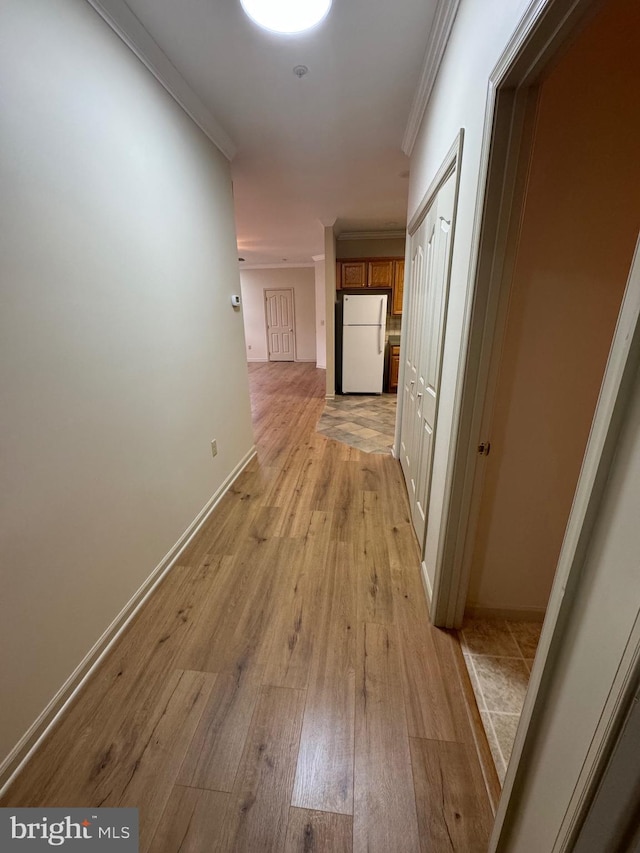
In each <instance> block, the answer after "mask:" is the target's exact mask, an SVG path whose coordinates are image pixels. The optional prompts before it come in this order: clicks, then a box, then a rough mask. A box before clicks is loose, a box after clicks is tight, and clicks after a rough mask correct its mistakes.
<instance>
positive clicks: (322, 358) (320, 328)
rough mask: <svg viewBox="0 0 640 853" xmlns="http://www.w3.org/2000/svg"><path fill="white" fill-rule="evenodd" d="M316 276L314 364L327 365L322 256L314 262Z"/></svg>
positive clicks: (324, 282)
mask: <svg viewBox="0 0 640 853" xmlns="http://www.w3.org/2000/svg"><path fill="white" fill-rule="evenodd" d="M314 263H315V277H316V366H317V367H323V368H326V366H327V329H326V322H327V300H326V294H325V288H326V281H325V276H326V269H325V262H324V256H322V257H321V258H320V259H318V260H317V261H315V262H314Z"/></svg>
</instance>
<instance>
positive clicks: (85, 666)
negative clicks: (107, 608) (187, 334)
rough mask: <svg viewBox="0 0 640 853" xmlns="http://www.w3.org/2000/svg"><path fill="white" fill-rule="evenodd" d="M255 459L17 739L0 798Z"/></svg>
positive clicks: (3, 770) (223, 488)
mask: <svg viewBox="0 0 640 853" xmlns="http://www.w3.org/2000/svg"><path fill="white" fill-rule="evenodd" d="M255 455H256V448H255V446H253V447H252V448H251V449H250V450H249V451H248V453H246V454H245V456H244V457H243V458H242V459H241V460H240V462H238V464H237V465H236V466H235V468H234V469H233V471H232V472H231V473H230V474H229V476H228V477H227V478H226V479H225V480H224V482H223V483H221V485H220V486H219V487H218V489H216V491H215V493H214V494H213V495H212V497H211V498H210V499H209V500H208V501H207V503H206V504H205V505H204V507H203V508H202V509H201V510H200V512H199V513H198V515H197V516H196V517H195V518H194V520H193V521H192V522H191V524H190V525H189V527H187V529H186V530H185V532H184V533H183V534H182V536H181V537H180V538H179V539H178V541H177V542H176V544H175V545H174V546H173V547H172V548H171V549H170V550H169V552H168V553H167V554H166V555H165V556H164V557H163V559H162V560H161V561H160V562H159V563H158V565H157V566H156V567H155V569H154V570H153V571H152V572H151V574H150V575H149V576H148V578H147V579H146V580H145V581H144V582H143V584H142V585H141V586H140V587H139V589H138V590H137V591H136V592H135V593H134V594H133V596H132V597H131V598H130V600H129V601H128V602H127V603H126V604H125V606H124V607H123V608H122V610H121V611H120V613H119V614H118V615H117V616H116V618H115V619H114V620H113V622H112V623H111V625H109V627H108V628H107V630H106V631H105V632H104V634H103V635H102V636H101V637H100V639H99V640H98V641H97V642H96V643H95V645H94V646H93V648H92V649H90V651H89V652H88V653H87V654H86V655H85V657H84V659H83V660H82V661H81V663H80V664H79V665H78V666H77V667H76V669H75V670H74V671H73V672H72V673H71V675H70V676H69V678H68V679H67V680H66V681H65V683H64V684H63V685H62V687H61V688H60V689H59V690H58V692H57V693H56V695H55V696H54V697H53V699H51V701H50V702H49V704H48V705H47V706H46V708H45V709H44V710H43V711H42V713H41V714H40V716H39V717H38V718H37V719H36V721H35V722H34V723H33V725H31V726H30V728H29V729H28V730H27V732H26V733H25V734H24V735H23V736H22V738H20V740H19V741H18V743H17V744H16V746H15V747H14V748H13V749H12V750H11V752H10V753H9V754H8V755H7V757H6V758H5V759H4V760H3V761H2V763H0V797H1V796H3V794H4V793H5V791H6V790H7V789H8V788H9V786H10V785H11V783H12V782H13V781H14V779H15V778H16V777H17V776H18V775H19V773H20V772H21V771H22V770H23V769H24V768H25V766H26V765H27V763H28V761H29V759H30V758H31V757H32V755H33V754H34V753H35V751H36V750H37V749H38V747H39V746H40V744H41V743H42V741H43V740H44V738H45V737H46V736H47V735H48V734H49V732H50V731H51V729H52V728H53V727H54V725H55V724H56V723H57V722H58V720H59V719H60V717H61V716H62V715H63V714H64V712H65V710H66V709H67V708H68V706H69V704H70V703H71V702H72V700H73V699H74V698H75V696H76V695H77V694H78V692H79V691H80V690H81V689H82V688H83V687H84V685H85V684H86V683H87V681H88V680H89V678H90V677H91V675H93V673H94V672H95V670H96V669H97V668H98V666H99V665H100V664H101V663H102V661H103V660H104V658H105V656H106V655H107V654H108V652H109V651H110V650H111V648H112V647H113V645H114V644H115V642H116V641H117V640H118V638H119V637H120V635H121V634H122V632H123V631H124V630H125V628H126V627H127V626H128V625H129V623H130V622H131V620H132V619H133V618H134V616H135V615H136V614H137V613H138V611H139V610H140V608H141V607H142V605H143V604H144V603H145V601H146V600H147V599H148V598H149V596H150V595H151V594H152V593H153V591H154V590H155V588H156V587H157V586H158V584H159V583H160V582H161V581H162V579H163V578H164V577H165V575H166V574H168V572H170V571H171V569H172V568H173V566H174V565H175V563H176V561H177V560H178V557H179V556H180V554H181V553H182V552H183V551H184V549H185V548H186V547H187V545H188V544H189V543H190V542H191V540H192V539H193V537H194V536H195V535H196V534H197V533H198V531H199V530H200V528H201V527H202V525H203V524H204V523H205V522H206V521H207V519H208V518H209V516H210V515H211V513H212V512H213V510H214V509H215V508H216V506H217V505H218V503H219V502H220V500H221V499H222V498H223V497H224V495H225V494H226V493H227V492H228V490H229V488H230V487H231V485H232V484H233V483H234V482H235V480H236V479H237V478H238V477H239V475H240V474H241V473H242V471H243V470H244V469H245V468H246V466H247V465H248V464H249V462H250V461H251V460H252V459H253V457H254V456H255Z"/></svg>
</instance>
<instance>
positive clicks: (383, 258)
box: [335, 236, 404, 394]
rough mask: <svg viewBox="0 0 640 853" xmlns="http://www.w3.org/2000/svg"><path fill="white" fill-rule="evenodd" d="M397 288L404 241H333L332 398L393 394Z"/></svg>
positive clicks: (395, 383) (400, 280)
mask: <svg viewBox="0 0 640 853" xmlns="http://www.w3.org/2000/svg"><path fill="white" fill-rule="evenodd" d="M381 252H385V254H380V253H381ZM403 289H404V237H401V236H399V237H397V238H392V239H388V238H387V239H378V240H372V241H371V242H370V243H369V242H367V241H365V240H357V241H356V240H354V241H344V242H343V245H341V241H340V240H338V244H337V268H336V326H335V328H336V392H337V393H338V394H381V393H387V394H396V393H397V390H398V374H399V368H400V341H401V326H402V299H403Z"/></svg>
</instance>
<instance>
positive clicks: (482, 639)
mask: <svg viewBox="0 0 640 853" xmlns="http://www.w3.org/2000/svg"><path fill="white" fill-rule="evenodd" d="M460 633H461V637H462V646H463V648H464V650H465V651H466V652H468V653H469V654H472V655H499V656H505V657H520V656H521V652H520V649H519V647H518V644H517V643H516V641H515V639H514V637H513V635H512V633H511V631H510V630H509V626H508V625H507V623H506V622H505V621H504V620H503V619H495V620H493V619H471V620H469V621H466V622H465V623H464V625H463V628H462V631H461V632H460Z"/></svg>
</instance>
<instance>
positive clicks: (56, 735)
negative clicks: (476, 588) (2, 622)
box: [2, 363, 492, 853]
mask: <svg viewBox="0 0 640 853" xmlns="http://www.w3.org/2000/svg"><path fill="white" fill-rule="evenodd" d="M250 379H251V386H252V413H253V422H254V429H255V438H256V444H257V448H258V454H257V457H256V458H254V459H253V460H252V462H251V463H250V464H249V466H248V467H247V468H246V469H245V471H244V472H243V473H242V474H241V476H240V477H239V478H238V480H236V482H235V484H234V485H233V486H232V488H231V490H230V492H229V493H228V494H227V495H226V496H225V497H224V498H223V500H222V501H221V503H220V504H219V506H218V507H217V509H216V510H215V512H214V513H213V515H212V516H211V517H210V519H209V520H208V522H207V523H206V525H205V526H204V527H203V529H202V530H201V531H200V533H199V534H198V536H197V537H196V538H195V540H194V541H193V542H192V543H191V544H190V546H189V547H188V548H187V550H186V551H185V552H183V554H182V555H181V557H180V559H179V561H178V562H179V565H177V566H176V567H175V568H174V569H173V570H172V571H171V572H170V573H169V575H168V576H167V578H166V579H165V581H164V582H163V583H162V585H161V586H160V587H159V588H158V589H157V590H156V592H155V594H154V595H153V596H152V597H151V599H150V600H149V601H148V602H147V603H146V605H145V606H144V608H143V609H142V610H141V612H140V613H139V614H138V616H137V617H136V619H135V620H134V623H133V624H132V626H131V627H130V628H129V630H128V631H127V632H126V633H125V635H124V636H123V637H122V638H121V640H120V641H119V643H118V644H117V646H116V648H115V649H114V651H113V652H112V653H111V654H110V656H109V657H108V659H107V660H106V662H105V663H104V664H103V665H102V667H101V668H100V669H99V670H98V672H97V674H96V675H94V677H93V679H92V680H91V682H90V684H89V686H88V687H87V688H86V689H85V690H84V691H83V692H82V694H81V695H80V697H79V699H77V701H76V702H75V704H74V705H73V706H72V708H71V709H70V710H69V711H68V712H67V713H66V715H65V716H64V718H63V720H62V722H61V723H60V724H59V725H58V727H57V728H56V730H55V731H54V732H53V734H52V735H51V736H50V737H49V738H48V739H47V741H46V742H45V744H44V745H43V747H42V748H41V749H40V750H39V752H38V753H37V754H36V755H35V757H34V758H33V759H32V760H31V762H30V764H29V765H28V767H27V769H26V770H25V771H24V772H23V773H22V775H21V776H19V777H18V779H17V781H16V782H15V784H14V785H13V787H12V788H11V789H10V790H9V792H8V794H7V795H6V797H5V798H4V800H3V801H2V805H3V806H8V805H11V806H45V805H46V806H95V807H97V806H104V807H115V806H136V807H138V808H139V811H140V850H141V851H152V853H178V851H181V853H201V851H231V850H234V851H247V853H253V851H274V853H277V851H287V853H289V851H291V853H292V852H293V851H327V853H341V851H345V853H346V851H351V850H353V851H365V850H366V851H379V853H414V851H416V853H417V851H423V853H427V851H429V853H440V851H443V852H444V851H452V850H454V851H461V853H473V851H477V853H481V851H485V850H486V847H487V841H488V837H489V833H490V830H491V824H492V814H491V809H490V807H489V801H488V798H487V795H486V793H485V791H486V789H485V783H484V780H483V776H482V771H481V768H480V764H479V762H478V758H477V754H476V747H475V745H474V733H473V731H472V727H471V724H470V722H469V719H468V716H467V712H466V710H465V700H464V692H463V682H462V681H461V680H460V672H461V671H462V672H463V678H466V674H464V664H463V662H462V655H461V651H460V649H459V647H458V643H457V641H456V639H455V638H454V636H453V635H450V634H448V633H446V632H443V631H439V630H436V629H433V628H432V627H431V626H430V624H429V621H428V616H427V610H426V604H425V599H424V593H423V590H422V586H421V580H420V574H419V557H418V549H417V545H416V541H415V538H414V535H413V532H412V529H411V526H410V522H409V517H408V509H407V503H406V498H405V491H404V485H403V482H402V479H401V474H400V468H399V465H398V464H397V462H396V461H395V460H394V459H393V458H392V457H391V456H387V455H382V454H368V453H364V452H362V451H360V450H358V449H356V448H353V447H350V446H349V445H346V444H342V443H339V442H337V441H333V440H330V439H327V438H325V437H324V436H323V435H320V434H318V433H317V432H316V431H315V427H316V423H317V421H318V418H319V417H320V414H321V412H322V410H323V407H324V402H325V401H324V372H323V371H320V370H317V369H316V368H315V367H314V366H312V365H310V364H293V363H292V364H288V363H282V364H255V365H251V367H250ZM469 689H470V688H469ZM485 747H486V744H485Z"/></svg>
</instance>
